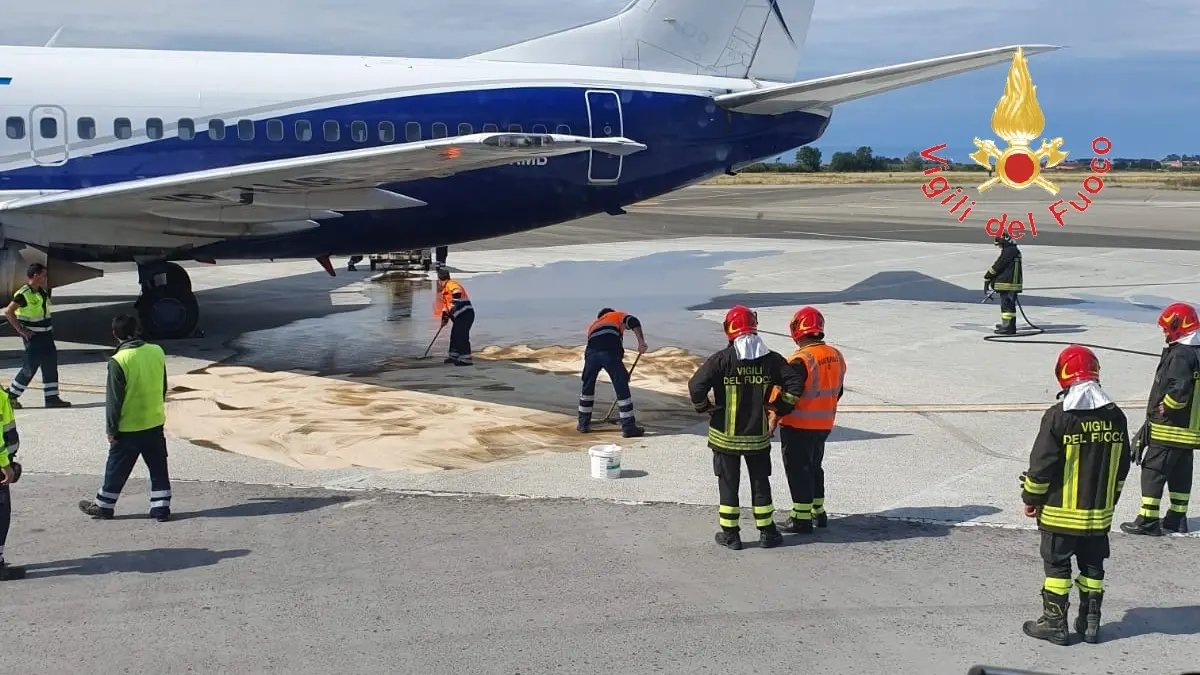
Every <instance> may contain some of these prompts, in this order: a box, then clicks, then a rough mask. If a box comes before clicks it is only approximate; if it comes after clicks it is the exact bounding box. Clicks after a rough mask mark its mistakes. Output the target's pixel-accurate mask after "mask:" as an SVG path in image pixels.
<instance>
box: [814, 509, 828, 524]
mask: <svg viewBox="0 0 1200 675" xmlns="http://www.w3.org/2000/svg"><path fill="white" fill-rule="evenodd" d="M813 525H816V526H817V527H829V514H828V513H825V512H824V511H822V512H820V513H814V514H813Z"/></svg>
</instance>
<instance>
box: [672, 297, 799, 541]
mask: <svg viewBox="0 0 1200 675" xmlns="http://www.w3.org/2000/svg"><path fill="white" fill-rule="evenodd" d="M724 329H725V336H726V337H727V338H728V339H729V345H728V346H727V347H725V348H724V349H722V350H721V351H719V352H717V353H715V354H713V355H712V356H710V357H708V359H707V360H705V361H704V364H703V365H701V366H700V368H699V369H698V370H696V373H695V374H694V375H692V378H691V380H689V381H688V393H689V394H690V396H691V400H692V405H693V406H694V407H695V409H696V412H701V413H703V412H707V413H710V417H709V422H708V447H709V448H711V449H712V451H713V473H714V474H715V475H716V477H717V487H718V489H719V490H720V501H721V504H720V507H719V509H718V513H719V516H718V523H719V524H720V526H721V530H720V531H719V532H717V534H716V541H717V543H718V544H720V545H721V546H726V547H729V548H730V549H733V550H735V551H737V550H741V548H742V539H741V534H740V531H741V528H740V527H739V525H738V521H739V518H740V517H741V509H740V505H739V501H738V484H739V482H740V481H741V468H742V458H743V457H745V459H746V470H747V473H749V475H750V494H751V496H752V502H753V505H754V524H755V526H756V527H757V528H758V530H759V546H760V547H762V548H772V547H774V546H778V545H779V544H780V542H782V541H783V536H782V535H780V534H779V529H778V528H777V527H776V526H775V518H774V515H775V507H774V505H773V504H772V502H771V432H770V430H769V425H770V421H769V420H768V415H767V410H768V409H773V410H774V411H775V413H776V414H779V415H786V414H787V413H789V412H791V411H792V408H793V406H795V404H796V396H797V395H799V394H800V392H801V390H802V389H803V388H804V380H802V379H800V377H799V375H797V374H796V371H795V370H793V369H792V367H791V366H789V365H788V363H787V360H786V359H784V358H783V356H781V355H780V354H779V353H777V352H773V351H771V350H770V349H767V346H766V344H764V343H763V340H762V338H761V337H760V336H759V335H758V316H757V315H756V314H755V313H754V312H752V311H750V310H749V309H748V308H746V307H743V306H741V305H738V306H736V307H734V308H733V309H730V310H729V312H728V313H727V314H726V315H725V322H724ZM710 391H711V392H712V393H713V398H714V399H715V404H714V403H713V402H710V401H709V399H708V394H709V392H710Z"/></svg>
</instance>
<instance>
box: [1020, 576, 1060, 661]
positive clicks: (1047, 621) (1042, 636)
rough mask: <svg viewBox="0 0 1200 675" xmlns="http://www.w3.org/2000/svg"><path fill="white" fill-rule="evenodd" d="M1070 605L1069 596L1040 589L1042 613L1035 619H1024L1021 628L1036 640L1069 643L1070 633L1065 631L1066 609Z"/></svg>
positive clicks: (1058, 643) (1057, 643)
mask: <svg viewBox="0 0 1200 675" xmlns="http://www.w3.org/2000/svg"><path fill="white" fill-rule="evenodd" d="M1070 605H1071V596H1069V595H1058V594H1056V593H1051V592H1050V591H1047V590H1045V589H1042V615H1041V616H1040V617H1038V619H1037V621H1026V622H1025V625H1023V626H1021V630H1023V631H1025V634H1026V635H1028V636H1029V637H1031V638H1037V639H1038V640H1045V641H1047V642H1050V643H1053V644H1056V645H1060V646H1063V647H1065V646H1067V645H1069V644H1071V634H1070V633H1069V632H1067V610H1068V609H1069V608H1070Z"/></svg>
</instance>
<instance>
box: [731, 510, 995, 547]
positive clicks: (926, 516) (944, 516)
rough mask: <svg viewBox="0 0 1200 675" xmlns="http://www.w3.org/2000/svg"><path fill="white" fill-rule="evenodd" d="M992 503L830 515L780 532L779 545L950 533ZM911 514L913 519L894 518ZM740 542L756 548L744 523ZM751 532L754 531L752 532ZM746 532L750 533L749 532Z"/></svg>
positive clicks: (874, 541)
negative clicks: (822, 523)
mask: <svg viewBox="0 0 1200 675" xmlns="http://www.w3.org/2000/svg"><path fill="white" fill-rule="evenodd" d="M999 512H1000V509H998V508H996V507H995V506H988V505H982V504H971V505H966V506H914V507H904V508H899V509H888V510H887V511H880V512H878V513H858V514H854V515H849V516H830V518H829V527H828V528H817V529H815V530H814V533H813V534H811V535H809V534H788V533H786V532H785V533H783V543H782V544H781V545H780V546H781V547H789V546H812V545H820V544H866V545H870V544H878V543H882V542H888V541H899V540H902V539H924V538H929V537H945V536H949V534H950V531H951V530H952V529H953V528H954V526H956V525H960V524H962V523H965V522H968V521H970V520H973V519H975V518H980V517H983V516H990V515H992V514H995V513H999ZM780 516H783V517H784V518H786V511H782V512H780V511H777V515H776V520H777V521H778V520H780ZM899 518H905V519H907V518H911V519H913V520H911V521H910V520H897V519H899ZM742 529H743V539H742V545H743V546H745V547H746V548H757V547H758V542H757V541H756V538H757V536H758V534H757V532H756V531H753V530H751V531H750V532H746V528H745V526H743V528H742ZM751 532H752V533H753V534H751ZM748 535H749V536H748Z"/></svg>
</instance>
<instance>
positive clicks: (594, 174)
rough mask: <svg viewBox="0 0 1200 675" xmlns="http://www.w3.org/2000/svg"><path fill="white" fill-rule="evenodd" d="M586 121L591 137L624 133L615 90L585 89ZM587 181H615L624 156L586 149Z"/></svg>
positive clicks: (617, 178) (618, 99)
mask: <svg viewBox="0 0 1200 675" xmlns="http://www.w3.org/2000/svg"><path fill="white" fill-rule="evenodd" d="M584 95H585V96H586V97H587V109H588V124H589V125H591V132H590V133H591V136H592V138H609V137H617V136H624V135H625V129H624V121H623V119H622V115H621V97H620V96H618V95H617V92H615V91H598V90H588V91H587V92H586V93H585V94H584ZM588 155H589V158H588V182H589V183H597V184H604V183H616V182H617V181H618V180H619V179H620V178H621V167H622V166H623V165H624V163H625V158H624V157H622V156H620V155H610V154H607V153H604V152H597V151H595V150H589V151H588Z"/></svg>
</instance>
